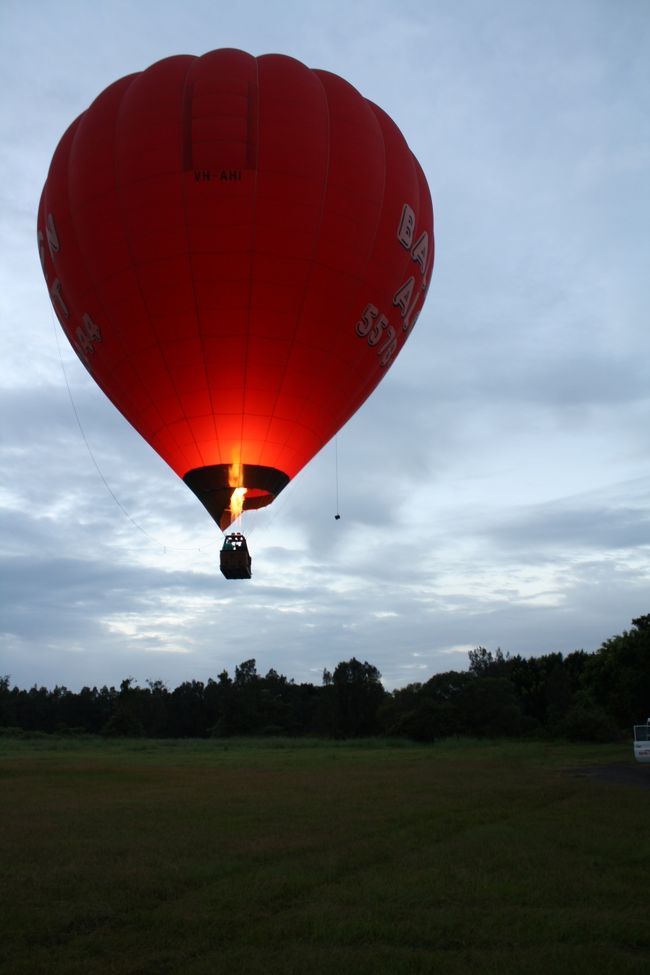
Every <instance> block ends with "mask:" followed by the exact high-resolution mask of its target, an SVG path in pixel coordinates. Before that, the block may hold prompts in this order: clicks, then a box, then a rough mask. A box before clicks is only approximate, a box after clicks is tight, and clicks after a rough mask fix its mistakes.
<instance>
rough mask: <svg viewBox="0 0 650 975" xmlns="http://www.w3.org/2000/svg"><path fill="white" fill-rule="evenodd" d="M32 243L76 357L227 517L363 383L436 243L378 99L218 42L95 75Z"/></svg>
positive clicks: (368, 383)
mask: <svg viewBox="0 0 650 975" xmlns="http://www.w3.org/2000/svg"><path fill="white" fill-rule="evenodd" d="M38 244H39V251H40V256H41V263H42V266H43V272H44V274H45V279H46V281H47V285H48V288H49V293H50V297H51V300H52V303H53V306H54V309H55V312H56V315H57V317H58V320H59V322H60V324H61V326H62V328H63V331H64V332H65V334H66V336H67V338H68V339H69V341H70V342H71V344H72V346H73V347H74V349H75V351H76V352H77V354H78V356H79V357H80V359H81V360H82V361H83V363H84V364H85V366H86V367H87V369H88V371H89V372H90V374H91V376H92V377H93V378H94V380H95V381H96V382H97V384H98V385H99V386H100V387H101V389H102V390H103V391H104V393H105V394H106V395H107V396H108V397H109V399H110V400H111V401H112V402H113V403H114V405H115V406H116V407H117V409H118V410H120V412H121V413H122V414H123V415H124V417H125V418H126V419H127V420H128V422H129V423H131V424H132V425H133V426H134V427H135V429H136V430H138V432H139V433H140V434H141V435H142V436H143V437H144V439H145V440H146V441H147V442H148V443H149V444H150V445H151V446H152V447H153V448H154V450H156V451H157V452H158V454H159V455H160V456H161V457H162V458H163V459H164V460H165V461H166V462H167V464H169V466H170V467H171V468H172V469H173V470H174V471H175V472H176V473H177V474H178V475H179V477H181V478H182V479H183V480H184V482H185V483H186V484H187V486H188V487H189V488H190V489H191V490H192V491H193V492H194V494H195V495H196V496H197V497H198V498H199V500H200V501H201V502H202V503H203V505H204V506H205V507H206V509H207V510H208V512H209V513H210V514H211V515H212V517H213V518H214V520H215V521H216V522H217V524H219V526H220V527H221V528H222V529H224V530H225V529H227V527H228V526H229V525H230V524H231V522H232V520H233V519H234V518H235V517H236V515H237V506H238V504H239V505H241V506H243V508H244V509H250V508H260V507H263V506H264V505H268V504H269V503H270V502H272V501H273V500H274V498H276V497H277V496H278V494H279V493H280V492H281V491H282V490H283V488H284V487H285V486H286V485H287V484H288V482H289V481H290V480H291V479H292V478H293V477H295V476H296V474H297V473H298V472H299V471H300V470H301V469H302V468H303V467H304V466H305V464H307V463H308V461H309V460H310V459H311V458H312V457H313V456H314V455H315V454H316V453H317V452H318V451H319V450H320V449H321V447H323V446H324V444H325V443H327V441H329V440H330V439H331V438H332V437H333V436H334V434H335V433H336V432H337V431H338V430H339V429H340V428H341V426H343V424H344V423H345V422H346V421H347V420H348V419H349V418H350V417H351V416H352V415H353V414H354V413H355V411H356V410H357V409H358V408H359V407H360V406H361V404H362V403H363V402H364V401H365V400H366V398H367V397H368V396H369V395H370V393H371V392H372V391H373V389H374V388H375V386H376V385H377V384H378V383H379V382H380V380H381V379H382V377H383V376H384V375H385V374H386V372H387V370H388V369H389V367H390V365H391V364H392V363H393V362H394V361H395V358H396V356H397V355H398V353H399V351H400V349H401V348H402V346H403V344H404V342H405V340H406V339H407V337H408V335H409V334H410V332H411V331H412V328H413V326H414V324H415V321H416V319H417V317H418V314H419V312H420V310H421V308H422V304H423V301H424V298H425V295H426V292H427V288H428V286H429V281H430V277H431V271H432V267H433V258H434V240H433V213H432V206H431V198H430V194H429V189H428V187H427V183H426V179H425V177H424V175H423V173H422V169H421V167H420V165H419V164H418V162H417V160H416V158H415V157H414V155H413V153H412V152H411V151H410V149H409V148H408V146H407V144H406V142H405V140H404V138H403V136H402V134H401V133H400V131H399V129H398V128H397V126H396V125H395V123H394V122H392V121H391V119H390V118H389V117H388V116H387V115H386V114H385V112H383V111H382V110H381V109H380V108H378V107H377V106H376V105H374V104H373V103H372V102H370V101H368V100H366V99H365V98H364V97H363V96H362V95H360V94H359V92H358V91H357V90H356V89H355V88H353V87H352V86H351V85H350V84H348V83H347V82H346V81H344V80H343V79H342V78H339V77H338V76H336V75H334V74H331V73H329V72H327V71H321V70H311V69H309V68H307V67H305V65H303V64H301V63H300V62H299V61H297V60H295V59H293V58H290V57H286V56H283V55H278V54H268V55H263V56H262V57H257V58H256V57H253V56H251V55H249V54H246V53H244V52H243V51H239V50H232V49H225V50H217V51H212V52H210V53H208V54H205V55H203V56H202V57H194V56H190V55H179V56H176V57H169V58H165V59H164V60H162V61H159V62H157V63H156V64H154V65H152V66H151V67H149V68H147V69H146V70H145V71H142V72H139V73H136V74H132V75H128V76H127V77H125V78H122V79H120V80H119V81H116V82H115V83H114V84H112V85H110V86H109V87H108V88H107V89H106V90H105V91H103V92H102V93H101V94H100V95H99V96H98V97H97V99H96V100H95V101H94V102H93V103H92V104H91V106H90V107H89V108H88V109H87V110H86V111H85V112H83V113H82V114H81V115H80V116H79V117H78V118H77V119H76V120H75V121H74V122H73V123H72V125H71V126H70V127H69V129H68V130H67V132H66V133H65V134H64V136H63V138H62V139H61V141H60V143H59V145H58V147H57V149H56V151H55V153H54V156H53V159H52V162H51V165H50V169H49V173H48V176H47V180H46V183H45V186H44V189H43V193H42V197H41V202H40V206H39V213H38ZM249 568H250V565H249ZM249 574H250V573H249Z"/></svg>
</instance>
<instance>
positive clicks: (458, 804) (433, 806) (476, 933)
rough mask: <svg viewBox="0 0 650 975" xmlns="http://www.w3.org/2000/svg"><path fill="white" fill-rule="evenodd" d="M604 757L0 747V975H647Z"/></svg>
mask: <svg viewBox="0 0 650 975" xmlns="http://www.w3.org/2000/svg"><path fill="white" fill-rule="evenodd" d="M630 760H631V749H630V748H627V747H625V746H611V747H610V746H594V747H591V746H570V745H557V744H543V743H535V742H525V743H524V742H521V743H519V742H510V743H504V742H484V743H480V742H455V741H449V742H443V743H440V744H435V745H431V746H421V747H418V746H412V745H403V744H402V745H400V746H399V747H398V746H397V744H394V745H393V746H391V745H390V743H382V744H378V743H373V742H367V743H364V742H360V743H347V742H342V743H314V742H309V741H305V742H301V741H297V742H292V743H289V742H285V741H270V742H261V741H249V742H245V741H241V742H224V741H203V742H151V741H149V742H135V741H133V742H103V741H97V740H92V739H88V740H71V739H70V740H64V739H35V740H26V741H19V740H11V739H4V740H2V739H0V814H1V816H2V820H1V829H0V899H1V901H2V905H1V910H0V971H2V973H3V975H5V973H7V975H64V973H65V975H109V973H110V975H127V973H128V975H167V973H174V975H176V973H178V975H181V973H183V975H221V973H223V975H258V973H259V975H262V973H264V975H276V973H277V975H293V973H295V975H298V973H300V975H326V973H327V975H330V973H331V975H347V973H355V975H383V973H386V975H401V973H404V975H417V973H454V975H455V973H459V975H460V973H463V975H467V973H498V975H509V973H514V975H519V973H521V975H529V973H530V975H533V973H534V975H561V973H567V975H569V973H571V975H581V973H585V975H586V973H589V975H608V973H611V975H626V973H642V972H643V973H644V975H645V973H646V972H647V971H650V932H649V930H648V911H647V906H646V893H647V891H646V888H647V884H648V879H649V877H648V868H649V866H650V840H649V839H648V818H649V813H650V791H648V790H646V789H640V788H634V787H632V786H624V785H612V784H608V783H604V782H599V781H598V780H597V779H595V778H591V777H585V776H581V775H576V774H575V771H574V770H577V769H580V768H583V767H586V766H589V765H592V764H597V763H605V762H613V761H630Z"/></svg>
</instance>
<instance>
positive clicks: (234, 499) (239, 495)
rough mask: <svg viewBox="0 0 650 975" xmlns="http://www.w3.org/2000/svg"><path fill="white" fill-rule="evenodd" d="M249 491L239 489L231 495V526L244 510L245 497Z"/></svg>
mask: <svg viewBox="0 0 650 975" xmlns="http://www.w3.org/2000/svg"><path fill="white" fill-rule="evenodd" d="M247 490H248V489H247V488H245V487H238V488H235V490H234V491H233V492H232V494H231V495H230V524H232V523H233V521H236V520H237V518H239V516H240V515H241V513H242V511H243V510H244V497H245V495H246V491H247Z"/></svg>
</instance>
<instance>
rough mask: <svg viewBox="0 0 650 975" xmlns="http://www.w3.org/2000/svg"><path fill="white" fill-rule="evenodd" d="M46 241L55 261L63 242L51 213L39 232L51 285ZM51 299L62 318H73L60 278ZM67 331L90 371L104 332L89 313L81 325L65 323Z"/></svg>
mask: <svg viewBox="0 0 650 975" xmlns="http://www.w3.org/2000/svg"><path fill="white" fill-rule="evenodd" d="M46 239H47V246H48V250H49V256H50V259H51V260H52V261H54V255H55V254H58V253H59V252H60V250H61V242H60V240H59V235H58V233H57V230H56V224H55V222H54V217H53V216H52V214H51V213H48V215H47V219H46V221H45V233H43V231H42V230H40V229H39V230H38V252H39V256H40V259H41V267H42V268H43V274H44V276H45V280H46V282H47V283H48V284H49V281H50V278H49V275H48V255H47V251H46V248H45V241H46ZM55 273H56V269H55ZM50 299H51V301H52V304H53V305H54V309H55V311H56V312H57V314H58V315H59V317H60V318H61V317H63V318H66V319H70V318H71V316H70V308H69V307H68V304H67V302H66V300H65V298H64V296H63V288H62V285H61V280H60V278H58V277H55V278H54V281H53V282H52V285H51V287H50ZM65 330H66V333H67V334H68V336H69V338H70V341H71V343H72V346H73V348H74V350H75V352H76V353H77V355H78V356H79V358H80V359H81V360H82V361H83V362H84V363H85V364H86V366H87V367H88V368H89V369H90V357H91V356H92V355H94V353H95V346H96V344H97V343H98V342H101V341H102V332H101V329H100V327H99V325H98V324H97V323H96V322H95V321H94V320H93V318H92V316H91V315H90V314H89V313H88V312H84V313H83V315H82V316H81V323H80V324H78V325H76V326H75V324H74V319H73V320H72V321H68V322H66V323H65Z"/></svg>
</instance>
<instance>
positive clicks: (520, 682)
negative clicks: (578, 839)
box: [0, 614, 650, 741]
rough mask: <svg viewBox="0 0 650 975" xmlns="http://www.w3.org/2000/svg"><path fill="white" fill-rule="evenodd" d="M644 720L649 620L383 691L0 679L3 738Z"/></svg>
mask: <svg viewBox="0 0 650 975" xmlns="http://www.w3.org/2000/svg"><path fill="white" fill-rule="evenodd" d="M649 716H650V614H649V615H646V616H641V617H639V618H638V619H635V620H633V621H632V629H631V630H628V631H624V632H623V633H622V634H620V635H618V636H615V637H612V638H610V639H608V640H606V641H605V642H604V643H603V644H602V646H601V647H600V648H599V649H598V650H597V651H596V652H594V653H587V652H586V651H584V650H578V651H575V652H573V653H569V654H567V655H563V654H561V653H547V654H543V655H541V656H537V657H522V656H521V655H519V654H516V655H510V654H509V653H503V652H502V651H501V650H500V649H497V650H496V651H495V652H492V651H489V650H486V649H485V647H477V648H476V649H474V650H471V651H470V653H469V666H468V669H467V670H464V671H455V670H451V671H447V672H445V673H441V674H435V675H434V676H433V677H431V678H429V680H427V681H425V682H423V683H413V684H409V685H408V686H407V687H403V688H400V689H398V690H394V691H391V692H388V691H386V690H385V689H384V687H383V686H382V683H381V674H380V673H379V671H378V669H377V668H376V667H375V666H373V665H372V664H370V663H368V662H367V661H364V662H361V661H359V660H357V659H356V658H354V657H353V658H352V659H351V660H347V661H342V662H341V663H339V664H338V665H337V666H336V667H335V669H334V670H333V671H332V672H330V671H328V670H325V671H324V673H323V679H322V683H321V684H320V685H314V684H310V683H295V681H293V680H291V679H288V678H287V677H284V676H283V675H281V674H278V673H277V672H276V671H275V670H269V672H268V673H267V674H266V675H264V676H262V675H260V674H258V672H257V667H256V661H255V660H254V659H250V660H245V661H243V662H242V663H241V664H240V665H239V666H237V667H236V668H235V673H234V675H233V676H232V677H231V676H230V675H229V674H228V672H227V671H226V670H224V671H222V673H220V674H219V675H218V677H217V678H216V679H212V678H210V679H209V680H208V681H207V682H206V683H204V682H202V681H197V680H191V681H185V682H183V683H182V684H180V685H179V686H178V687H176V688H174V689H173V690H169V689H168V688H167V686H166V685H165V684H164V682H163V681H160V680H149V681H147V682H146V686H144V687H142V686H139V685H138V684H137V683H136V682H135V681H134V680H133V679H132V678H127V679H125V680H123V681H122V682H121V684H120V686H119V688H115V687H106V686H104V687H101V688H97V687H92V688H90V687H83V688H82V689H81V690H80V691H78V692H74V691H71V690H69V689H68V688H66V687H59V686H57V687H55V688H54V689H53V690H48V689H47V688H45V687H36V686H34V687H32V688H30V689H29V690H21V689H19V688H17V687H12V686H11V681H10V678H9V677H2V678H0V730H2V732H3V733H4V734H20V733H34V732H45V733H59V734H66V733H67V734H99V735H106V736H120V737H151V738H206V737H223V738H227V737H231V736H235V735H284V736H286V735H288V736H303V735H317V736H323V737H331V738H353V737H367V736H375V735H385V736H390V737H405V738H410V739H413V740H415V741H434V740H435V739H437V738H443V737H448V736H451V735H461V736H462V735H468V736H478V737H495V736H513V737H521V736H526V735H530V736H535V735H553V736H558V737H565V738H569V739H576V740H596V741H608V740H614V739H616V738H618V737H620V736H621V734H629V729H630V726H631V725H632V724H638V723H642V722H645V721H646V720H647V719H648V717H649Z"/></svg>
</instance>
